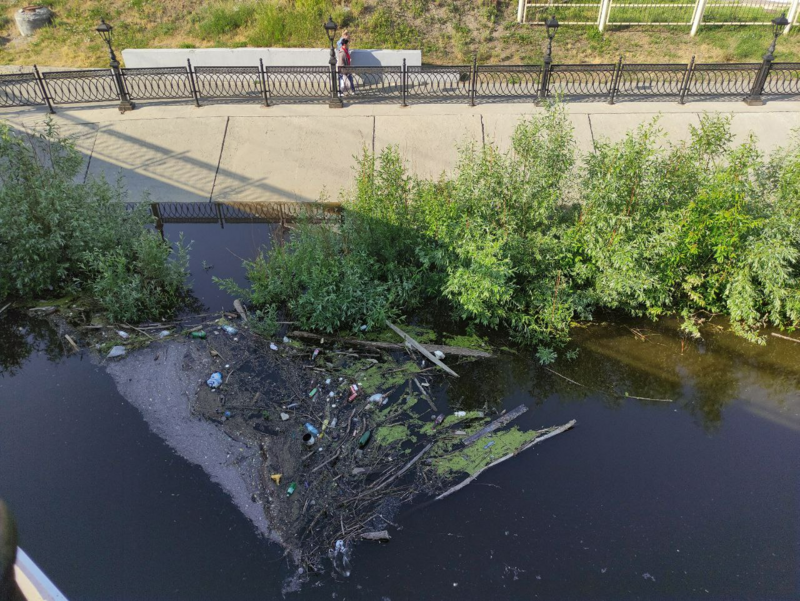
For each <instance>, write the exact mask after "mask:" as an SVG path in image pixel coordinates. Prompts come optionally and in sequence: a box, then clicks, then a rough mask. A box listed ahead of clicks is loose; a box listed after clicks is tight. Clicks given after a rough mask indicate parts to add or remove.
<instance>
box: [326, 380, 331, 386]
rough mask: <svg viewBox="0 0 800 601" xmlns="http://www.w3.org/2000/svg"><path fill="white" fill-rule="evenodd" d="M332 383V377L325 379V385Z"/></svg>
mask: <svg viewBox="0 0 800 601" xmlns="http://www.w3.org/2000/svg"><path fill="white" fill-rule="evenodd" d="M330 383H331V379H330V378H328V379H327V380H325V386H330Z"/></svg>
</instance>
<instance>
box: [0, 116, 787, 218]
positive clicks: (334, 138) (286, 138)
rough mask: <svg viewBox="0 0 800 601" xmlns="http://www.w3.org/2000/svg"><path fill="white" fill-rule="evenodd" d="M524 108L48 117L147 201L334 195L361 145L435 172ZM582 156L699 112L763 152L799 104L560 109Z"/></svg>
mask: <svg viewBox="0 0 800 601" xmlns="http://www.w3.org/2000/svg"><path fill="white" fill-rule="evenodd" d="M538 110H541V109H537V108H536V107H534V106H533V105H531V104H489V105H480V106H477V107H474V108H471V107H469V106H463V105H453V104H445V105H442V104H440V105H418V106H411V107H408V108H401V107H398V106H389V105H359V106H350V107H346V108H344V109H342V110H333V109H329V108H327V106H318V105H313V106H310V105H302V106H298V105H292V106H288V105H287V106H275V107H270V108H262V107H257V106H252V105H214V106H204V107H202V108H195V107H194V106H191V105H188V104H187V105H179V106H159V105H157V104H149V105H148V104H142V105H141V106H139V107H137V109H136V110H135V111H132V112H129V113H126V114H124V115H121V114H120V113H119V112H118V111H117V110H116V109H114V108H109V107H105V106H104V107H102V108H99V107H91V106H76V107H73V108H64V107H62V108H61V109H60V110H59V112H58V114H57V115H56V116H55V117H54V119H55V121H56V122H57V123H58V124H59V125H60V126H61V128H62V131H63V132H64V133H68V134H70V135H74V136H75V138H76V143H77V147H78V148H79V149H80V151H81V152H82V153H83V154H84V155H85V156H86V173H87V174H92V175H97V174H101V173H102V174H105V175H106V177H108V178H110V179H114V178H116V177H118V176H119V175H122V177H123V178H124V180H125V183H126V184H127V186H128V188H129V190H130V192H131V200H138V199H139V198H140V197H141V196H142V195H143V194H145V193H149V194H150V197H151V199H152V200H154V201H159V202H197V201H208V200H216V201H232V200H235V201H270V200H281V201H286V200H294V201H298V200H299V201H310V200H318V199H319V198H320V197H321V195H327V198H329V199H336V198H337V197H338V195H339V192H340V190H341V189H343V188H346V187H348V186H349V185H350V184H351V182H352V175H353V167H354V165H355V159H354V157H355V156H356V155H358V154H360V153H361V151H362V149H363V148H366V149H368V150H370V151H379V150H380V149H381V148H383V147H385V146H387V145H390V144H392V145H399V146H400V149H401V152H402V154H403V156H404V157H405V158H406V160H407V161H408V164H409V166H410V167H411V169H412V170H413V171H414V172H415V173H417V174H420V175H426V176H438V175H439V174H441V173H442V172H443V171H444V172H446V171H450V170H451V169H452V168H453V167H454V165H455V164H456V161H457V158H458V150H457V145H458V144H459V143H463V142H464V141H466V140H470V139H472V140H475V141H477V142H479V143H482V144H485V143H488V142H490V141H494V142H495V143H497V144H498V145H499V146H500V147H501V148H508V146H509V142H510V136H511V134H512V132H513V130H514V127H515V125H516V123H517V122H518V121H519V119H520V118H521V117H522V116H524V115H526V114H530V113H531V112H534V111H538ZM568 110H569V114H570V118H571V119H572V121H573V123H574V125H575V136H576V139H577V141H578V146H579V148H580V149H581V150H582V151H587V150H589V149H591V148H592V144H593V143H594V142H595V141H597V140H601V139H607V140H617V139H619V138H621V137H622V136H623V135H624V134H625V132H626V131H628V130H629V129H630V128H633V127H636V126H637V125H639V124H640V123H644V122H647V121H650V120H651V119H654V118H655V117H660V125H661V127H662V128H663V130H664V132H665V134H666V136H667V137H668V138H669V139H673V140H677V139H681V138H685V137H687V136H688V135H689V125H697V124H698V122H699V118H700V115H701V114H702V113H704V112H709V113H714V112H719V113H722V114H730V115H732V119H733V122H732V123H733V125H732V127H733V131H734V133H735V134H736V135H737V137H738V138H739V139H742V138H743V136H746V135H748V134H749V133H750V132H753V133H754V134H756V135H757V136H758V138H759V146H760V147H761V148H762V149H763V150H764V151H769V150H770V149H772V148H774V147H776V146H780V145H785V144H786V143H787V142H788V141H789V139H790V135H791V131H792V130H793V129H798V128H800V102H788V101H787V102H771V103H768V104H767V105H765V106H762V107H748V106H746V105H744V103H740V102H719V103H712V102H702V103H700V102H696V103H690V104H686V105H684V106H681V105H679V104H675V103H646V102H636V103H633V102H626V103H620V104H617V105H614V106H611V105H608V104H602V103H574V104H569V105H568ZM45 116H46V113H45V111H44V110H42V109H41V108H38V107H37V108H24V109H2V110H0V119H3V120H7V121H9V122H10V123H11V124H12V125H13V126H14V127H16V128H20V129H22V128H33V127H37V126H38V125H40V124H41V123H42V121H43V120H44V118H45Z"/></svg>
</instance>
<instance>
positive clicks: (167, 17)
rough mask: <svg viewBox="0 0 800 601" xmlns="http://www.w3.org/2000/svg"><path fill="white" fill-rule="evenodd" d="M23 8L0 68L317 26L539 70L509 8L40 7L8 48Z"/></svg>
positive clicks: (306, 2) (311, 0) (536, 49)
mask: <svg viewBox="0 0 800 601" xmlns="http://www.w3.org/2000/svg"><path fill="white" fill-rule="evenodd" d="M26 4H28V1H27V0H11V2H9V3H7V4H6V5H5V7H4V8H0V40H1V39H3V38H9V39H10V41H9V42H8V43H6V44H5V45H0V64H26V65H30V64H33V63H38V64H40V65H50V66H68V67H105V66H106V63H107V55H106V53H105V50H104V47H103V44H102V42H101V41H100V39H99V38H98V37H97V35H96V34H95V32H94V26H95V24H96V23H97V21H98V20H99V19H100V18H101V17H102V18H105V19H106V20H107V21H109V22H110V23H111V24H112V25H114V45H115V47H116V48H118V49H123V48H159V47H161V48H176V47H179V48H205V47H209V48H210V47H244V46H278V47H320V46H323V45H325V44H327V40H326V39H325V36H324V33H323V31H322V27H321V25H322V23H323V21H324V20H326V19H327V16H328V14H331V15H333V18H334V20H335V21H336V22H337V23H338V24H339V25H340V26H341V27H343V28H347V29H349V31H350V33H351V37H352V40H353V45H354V47H355V48H419V49H421V50H422V51H423V59H424V60H425V62H426V63H433V64H463V63H464V62H467V61H469V60H471V58H472V55H473V53H477V55H478V59H479V60H480V61H481V62H486V63H497V64H521V63H539V62H541V57H542V51H543V48H544V45H545V40H546V38H545V32H544V29H543V28H542V27H539V26H536V25H520V24H518V23H516V3H515V2H510V1H509V2H497V1H496V0H478V1H474V0H350V1H349V2H344V1H342V0H238V1H236V0H197V1H195V2H191V3H189V2H185V1H184V0H120V1H119V2H113V3H110V2H105V1H103V0H46V1H45V2H44V4H47V5H48V6H50V7H51V8H52V9H53V11H54V13H55V19H54V22H53V26H52V27H48V28H46V29H43V30H41V31H40V32H39V33H38V34H37V35H36V36H35V37H33V38H28V39H26V38H20V37H18V35H17V32H16V27H15V25H14V22H13V18H12V16H13V13H14V11H16V10H18V9H19V8H21V7H22V6H24V5H26ZM619 10H623V9H619ZM562 16H563V15H562ZM579 16H580V15H579ZM595 16H596V15H594V16H591V15H590V17H591V18H589V17H587V16H585V15H584V16H583V17H581V18H587V19H589V20H593V19H594V18H595ZM629 16H630V15H628V17H629ZM625 17H626V16H625V15H623V14H622V13H619V14H618V16H617V18H625ZM798 29H800V28H798ZM769 42H770V28H769V27H762V26H752V27H730V26H725V27H710V26H707V27H704V28H703V29H702V30H701V32H700V34H699V35H698V36H697V37H696V38H691V37H689V35H688V27H661V28H655V27H645V28H642V27H638V28H633V27H624V26H616V27H612V28H611V30H610V31H607V32H606V33H600V32H599V31H598V30H597V29H596V27H594V26H579V25H576V26H563V27H562V28H561V29H560V31H559V32H558V36H557V38H556V40H555V44H554V57H555V60H556V61H557V62H566V63H570V62H593V63H598V62H613V61H615V60H616V59H617V58H618V57H619V56H621V55H622V56H624V57H626V59H627V60H630V61H631V62H634V61H635V62H665V61H671V62H686V61H688V60H689V58H690V57H691V56H692V55H697V60H698V61H701V62H730V61H758V60H760V59H761V56H762V55H763V53H764V52H765V51H766V48H767V47H768V46H769ZM777 58H778V60H780V61H797V60H800V34H797V33H792V34H791V35H789V36H785V37H783V38H781V39H780V41H779V44H778V52H777Z"/></svg>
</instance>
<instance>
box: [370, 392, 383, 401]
mask: <svg viewBox="0 0 800 601" xmlns="http://www.w3.org/2000/svg"><path fill="white" fill-rule="evenodd" d="M368 400H369V402H370V403H380V402H381V401H382V400H383V395H382V394H381V393H380V392H377V393H375V394H373V395H372V396H371V397H369V399H368Z"/></svg>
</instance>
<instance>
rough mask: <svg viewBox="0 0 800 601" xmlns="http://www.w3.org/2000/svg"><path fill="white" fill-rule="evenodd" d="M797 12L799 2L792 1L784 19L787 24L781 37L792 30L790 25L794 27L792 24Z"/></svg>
mask: <svg viewBox="0 0 800 601" xmlns="http://www.w3.org/2000/svg"><path fill="white" fill-rule="evenodd" d="M798 11H800V0H792V4H791V6H790V7H789V12H788V14H787V17H786V18H787V19H788V20H789V24H788V25H787V26H786V28H785V29H784V30H783V35H788V34H789V32H790V31H791V30H792V25H794V22H795V21H797V13H798Z"/></svg>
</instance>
